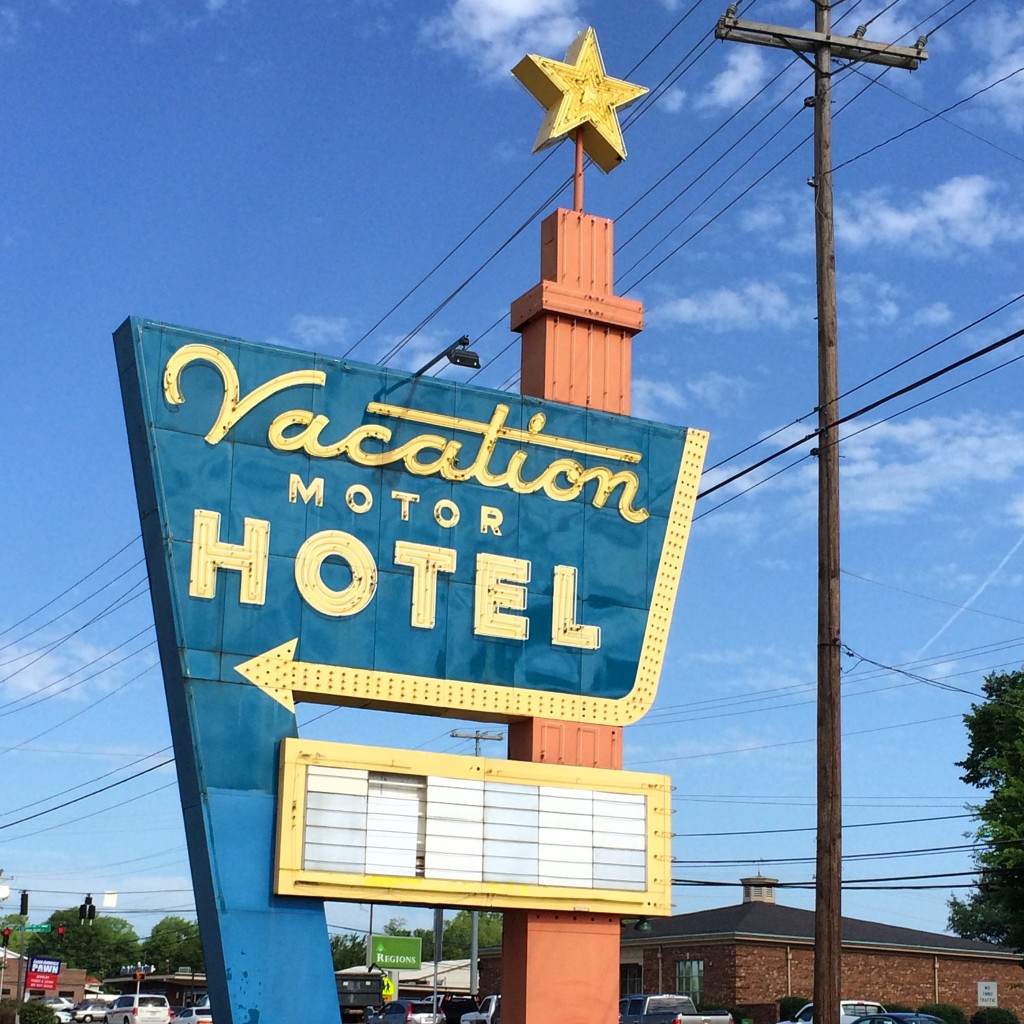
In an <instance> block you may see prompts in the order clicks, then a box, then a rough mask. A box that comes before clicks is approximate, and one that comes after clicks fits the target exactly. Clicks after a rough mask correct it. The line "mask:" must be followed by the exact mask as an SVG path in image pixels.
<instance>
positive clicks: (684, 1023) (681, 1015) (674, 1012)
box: [619, 993, 733, 1024]
mask: <svg viewBox="0 0 1024 1024" xmlns="http://www.w3.org/2000/svg"><path fill="white" fill-rule="evenodd" d="M619 1020H620V1021H622V1024H733V1019H732V1014H731V1013H730V1012H729V1011H728V1010H708V1011H704V1010H698V1009H697V1007H696V1006H694V1004H693V1000H692V999H691V998H690V997H689V996H683V995H679V994H678V993H658V994H655V995H636V996H630V997H629V1001H628V1003H626V1005H625V1006H624V1007H623V1005H622V1004H621V1003H620V1004H619Z"/></svg>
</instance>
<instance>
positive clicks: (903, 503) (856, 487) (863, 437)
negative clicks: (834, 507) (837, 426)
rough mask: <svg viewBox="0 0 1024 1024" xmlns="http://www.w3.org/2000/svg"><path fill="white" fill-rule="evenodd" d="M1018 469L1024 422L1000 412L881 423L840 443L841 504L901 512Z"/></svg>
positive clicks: (1022, 461) (1023, 455) (1023, 454)
mask: <svg viewBox="0 0 1024 1024" xmlns="http://www.w3.org/2000/svg"><path fill="white" fill-rule="evenodd" d="M861 426H863V424H862V425H861ZM854 429H859V428H858V427H855V428H854ZM1022 469H1024V428H1022V427H1021V425H1020V424H1019V423H1017V422H1015V421H1014V420H1013V419H1011V418H1008V417H1005V416H1003V417H998V418H992V419H988V418H985V417H984V416H981V415H980V414H978V413H965V414H963V415H961V416H956V417H936V418H934V419H923V418H922V419H913V420H903V421H893V422H890V423H880V424H878V425H877V426H876V427H874V428H873V429H871V430H868V431H866V432H865V433H862V434H858V435H857V436H856V437H853V438H851V439H850V440H848V441H846V442H845V443H844V444H843V491H842V493H843V508H844V510H846V509H849V510H850V511H858V512H865V513H869V514H905V513H909V512H914V511H917V510H920V509H922V508H925V507H926V506H928V505H930V504H932V503H934V502H936V501H938V500H939V499H940V498H941V499H943V500H948V499H950V498H951V497H953V496H955V495H956V493H957V492H966V491H969V490H970V488H971V487H972V486H973V485H975V484H977V483H1000V482H1005V481H1007V480H1010V479H1012V478H1013V476H1014V475H1015V474H1017V473H1019V472H1021V470H1022Z"/></svg>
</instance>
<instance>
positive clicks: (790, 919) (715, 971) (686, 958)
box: [480, 877, 1024, 1024]
mask: <svg viewBox="0 0 1024 1024" xmlns="http://www.w3.org/2000/svg"><path fill="white" fill-rule="evenodd" d="M741 884H742V885H743V902H742V903H739V904H736V905H734V906H729V907H719V908H716V909H714V910H700V911H697V912H695V913H692V914H676V915H675V916H674V917H665V918H651V919H650V922H649V923H650V931H648V932H637V931H635V930H634V929H633V927H632V922H631V921H627V922H624V927H623V931H622V947H621V954H620V975H619V979H620V981H619V984H620V992H621V993H622V994H623V995H627V994H630V993H636V992H682V993H689V994H691V995H692V996H693V997H694V1001H695V1002H696V1003H697V1005H698V1007H703V1008H711V1007H726V1008H728V1009H730V1010H733V1011H734V1012H735V1011H738V1014H737V1016H738V1017H746V1018H749V1019H751V1020H752V1021H753V1022H754V1024H776V1021H778V1019H779V1006H778V1002H779V1000H780V999H781V998H782V997H783V996H787V995H793V996H803V997H805V998H806V999H807V1001H808V1002H809V1001H810V999H811V994H812V991H813V988H814V913H813V911H810V910H797V909H796V908H795V907H786V906H780V905H779V904H778V903H776V901H775V891H776V884H777V883H776V880H775V879H772V878H762V877H757V878H745V879H742V880H741ZM842 937H843V945H842V957H843V960H842V976H843V981H842V995H843V998H846V999H866V1000H875V1001H878V1002H880V1003H882V1005H883V1006H885V1005H887V1004H889V1003H894V1004H895V1003H900V1004H903V1005H906V1006H912V1007H914V1008H915V1009H916V1008H917V1007H918V1006H921V1005H923V1004H924V1003H953V1004H954V1005H956V1006H959V1007H960V1008H961V1009H962V1010H964V1012H965V1013H966V1014H967V1015H968V1016H970V1015H971V1014H972V1013H973V1012H974V1011H975V1010H976V1009H977V1005H978V982H980V981H986V982H992V981H994V982H996V983H997V985H998V998H999V1005H1000V1006H1002V1007H1006V1008H1007V1009H1010V1010H1013V1011H1014V1013H1016V1014H1017V1015H1018V1016H1019V1017H1020V1018H1021V1019H1022V1020H1024V970H1021V967H1022V966H1024V964H1022V958H1021V954H1020V953H1017V952H1014V951H1013V950H1012V949H1007V948H1006V947H1003V946H993V945H991V944H990V943H987V942H976V941H974V940H972V939H960V938H957V937H955V936H952V935H942V934H938V933H935V932H923V931H917V930H915V929H912V928H898V927H896V926H894V925H887V924H875V923H874V922H871V921H858V920H854V919H853V918H846V917H844V918H843V922H842ZM500 991H501V950H500V949H493V950H485V951H483V954H482V957H481V970H480V992H481V994H482V995H486V994H488V993H491V992H500Z"/></svg>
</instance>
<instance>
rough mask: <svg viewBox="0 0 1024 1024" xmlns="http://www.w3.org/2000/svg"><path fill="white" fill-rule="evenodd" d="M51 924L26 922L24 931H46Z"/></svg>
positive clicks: (49, 928)
mask: <svg viewBox="0 0 1024 1024" xmlns="http://www.w3.org/2000/svg"><path fill="white" fill-rule="evenodd" d="M52 927H53V926H52V925H48V924H27V925H25V931H27V932H48V931H50V930H51V929H52Z"/></svg>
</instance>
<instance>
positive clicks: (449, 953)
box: [384, 910, 502, 960]
mask: <svg viewBox="0 0 1024 1024" xmlns="http://www.w3.org/2000/svg"><path fill="white" fill-rule="evenodd" d="M501 921H502V918H501V914H499V913H497V912H496V911H493V910H481V911H480V923H479V925H478V929H479V931H478V933H477V934H478V942H479V945H480V948H481V949H483V948H484V947H486V946H500V945H501ZM472 927H473V925H472V912H471V911H469V910H460V911H459V912H458V913H457V914H456V915H455V916H454V917H450V918H448V919H447V920H446V921H445V922H444V931H443V932H442V935H441V950H442V956H443V957H444V959H445V960H464V959H465V958H466V957H468V956H469V951H470V947H471V945H472V939H471V929H472ZM384 934H385V935H411V936H413V937H414V938H418V939H419V940H420V942H421V943H422V947H421V948H422V950H423V959H424V960H431V959H433V956H434V929H433V928H412V929H410V928H408V927H407V926H406V923H405V918H402V917H393V918H391V920H390V921H388V923H387V924H386V925H384Z"/></svg>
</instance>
